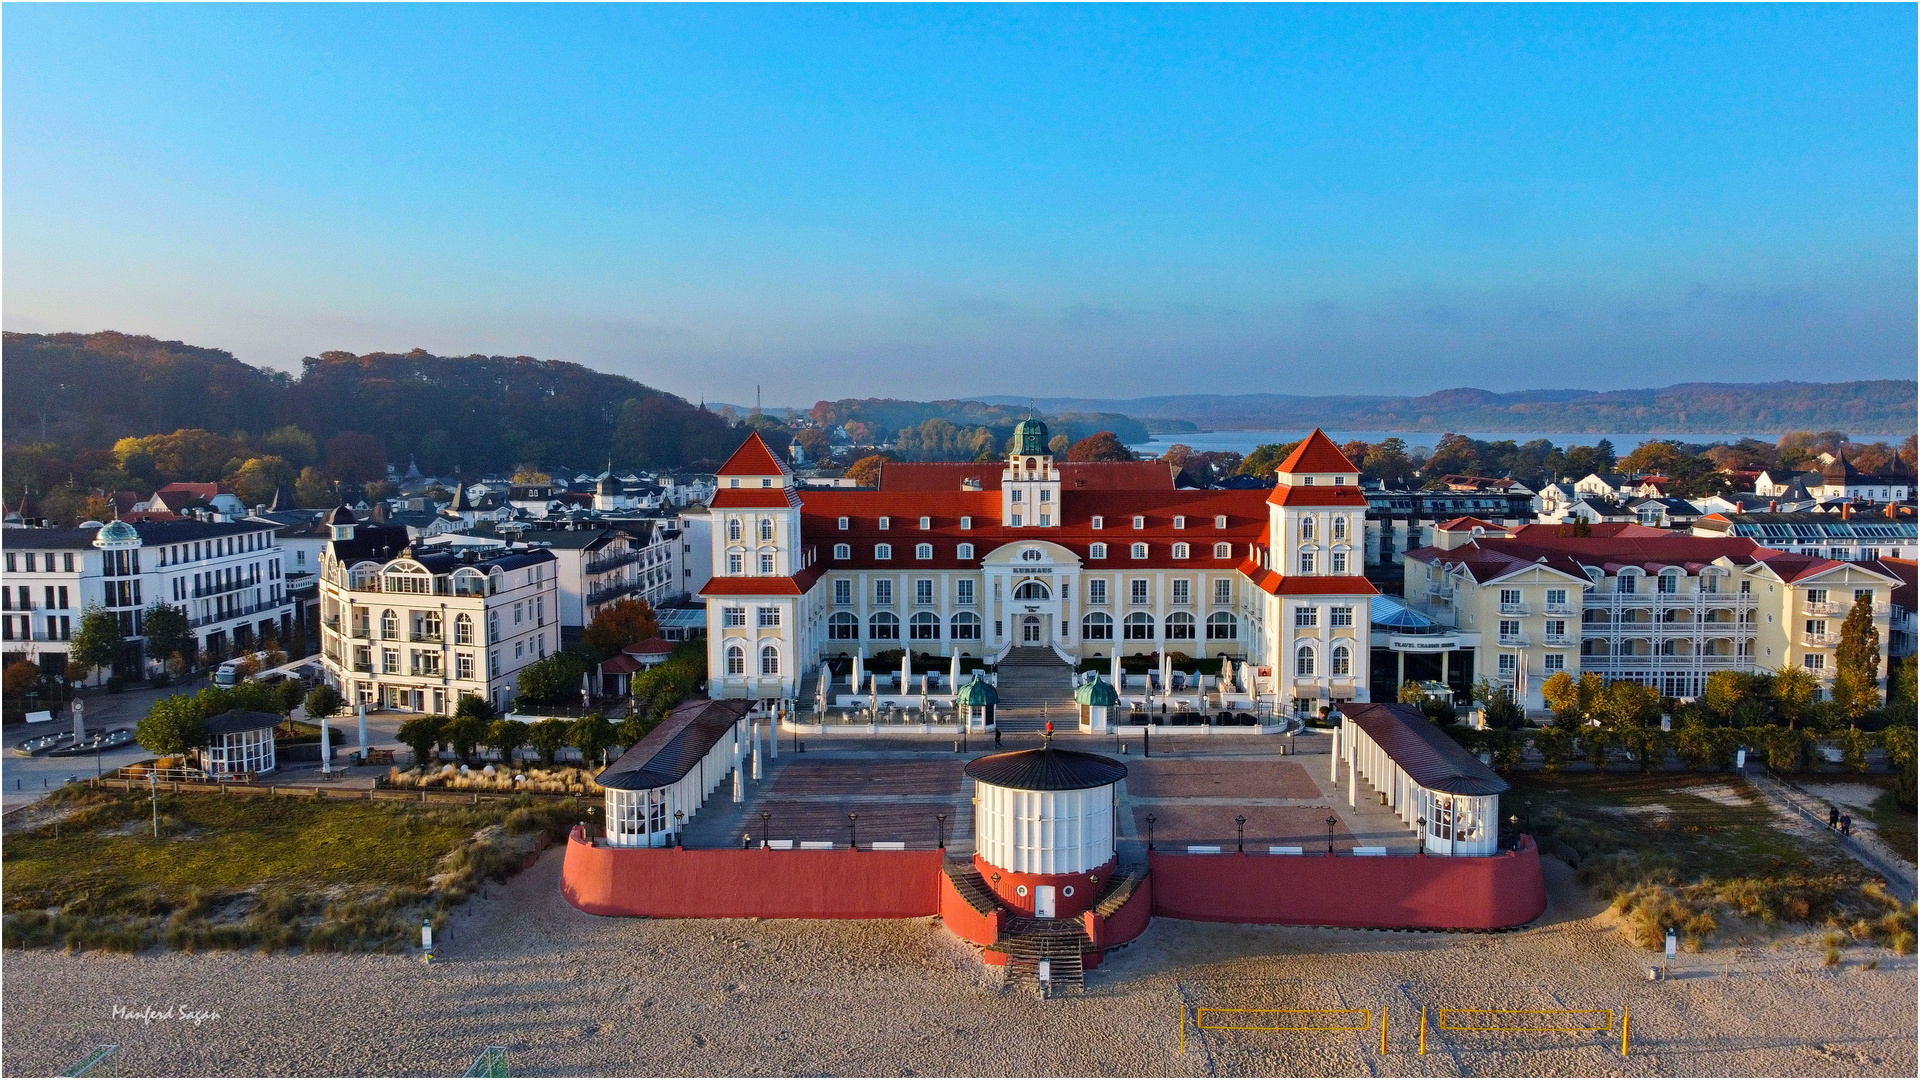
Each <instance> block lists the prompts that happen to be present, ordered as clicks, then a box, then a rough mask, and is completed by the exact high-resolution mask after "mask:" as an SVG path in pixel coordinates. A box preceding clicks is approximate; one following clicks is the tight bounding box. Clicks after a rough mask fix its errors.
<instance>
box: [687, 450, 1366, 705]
mask: <svg viewBox="0 0 1920 1080" xmlns="http://www.w3.org/2000/svg"><path fill="white" fill-rule="evenodd" d="M1047 441H1048V433H1047V429H1046V426H1045V425H1044V424H1042V423H1040V422H1039V421H1037V420H1028V421H1025V422H1023V423H1022V424H1021V425H1019V427H1018V428H1016V431H1015V436H1014V452H1013V453H1011V454H1010V455H1009V457H1008V458H1007V460H1006V461H1005V462H1003V463H1000V464H980V463H889V464H888V465H887V466H886V467H885V468H884V469H883V471H882V474H881V480H880V484H879V486H878V488H877V489H870V490H849V489H843V488H835V489H816V488H805V487H802V486H800V485H798V484H797V483H796V482H795V478H794V476H793V473H792V471H791V470H790V469H789V468H788V467H787V465H786V463H785V462H783V461H781V460H780V459H778V458H777V457H775V456H774V455H773V453H772V452H771V451H770V450H769V449H768V448H767V447H766V445H765V444H764V443H763V442H761V440H760V439H759V438H758V436H753V437H750V438H749V439H748V441H747V443H746V444H745V445H743V446H742V447H741V448H740V450H739V451H737V452H736V453H735V454H734V455H733V457H732V458H730V459H729V460H728V462H727V464H726V465H725V466H724V467H723V468H722V469H721V471H720V473H719V482H720V488H719V491H718V492H717V493H716V494H715V495H714V497H713V501H712V504H711V507H710V513H709V519H710V522H711V528H712V535H713V540H712V545H713V546H712V551H713V563H714V572H713V576H712V577H711V578H710V579H709V580H708V581H707V582H706V583H705V584H704V585H703V586H702V587H701V588H700V589H699V590H698V592H699V594H700V595H701V596H702V597H703V598H705V600H706V601H707V604H708V641H709V658H708V659H709V665H710V672H711V678H710V688H711V689H710V692H711V693H712V694H713V695H714V696H716V697H753V698H780V697H792V696H794V694H795V693H796V690H797V687H798V685H799V681H800V679H801V678H803V677H804V676H805V675H806V674H808V673H810V672H811V670H812V669H813V668H815V667H817V666H818V664H819V663H820V661H821V660H823V659H824V658H826V657H830V656H842V655H845V656H852V655H855V654H858V655H861V656H872V655H874V654H876V653H879V652H883V651H887V650H892V649H902V648H911V649H913V650H915V651H917V652H925V653H932V654H938V655H945V656H951V655H953V654H954V653H956V652H957V653H961V654H964V655H970V656H975V657H986V658H996V657H999V656H1002V655H1004V654H1005V653H1006V652H1007V651H1008V650H1009V649H1012V648H1015V647H1031V648H1044V649H1051V650H1053V651H1055V652H1057V653H1058V654H1059V655H1060V656H1062V657H1063V658H1066V659H1068V660H1078V659H1085V658H1094V657H1106V658H1111V657H1112V656H1113V655H1114V652H1115V651H1116V650H1118V651H1119V652H1120V653H1121V654H1122V655H1127V656H1147V655H1153V654H1157V653H1160V652H1162V651H1165V652H1168V653H1181V654H1185V655H1187V656H1190V657H1214V656H1224V657H1227V658H1231V659H1234V660H1244V661H1252V662H1254V663H1255V664H1256V665H1257V666H1258V667H1260V668H1261V669H1263V671H1262V677H1263V678H1264V679H1265V680H1266V682H1264V683H1263V686H1262V689H1263V692H1265V693H1269V694H1278V695H1279V696H1280V697H1281V698H1282V699H1287V698H1292V699H1295V700H1298V701H1300V702H1303V703H1304V702H1310V701H1321V702H1337V701H1349V700H1361V701H1364V700H1366V699H1367V692H1368V690H1367V673H1366V662H1365V651H1364V650H1365V647H1366V637H1365V634H1366V628H1367V626H1368V619H1369V610H1368V605H1369V603H1370V601H1371V598H1372V597H1373V596H1374V595H1375V594H1376V592H1377V590H1376V589H1375V588H1374V587H1373V585H1371V584H1370V583H1369V582H1368V581H1367V579H1366V577H1365V575H1364V556H1365V548H1364V545H1365V539H1364V536H1365V533H1364V530H1365V518H1366V509H1367V499H1366V496H1365V495H1364V494H1363V493H1362V491H1361V490H1360V486H1359V471H1358V470H1357V469H1356V468H1355V467H1354V466H1353V464H1352V463H1351V462H1349V461H1348V460H1347V459H1346V458H1345V457H1344V456H1343V455H1342V454H1341V453H1340V451H1339V449H1338V448H1337V447H1335V446H1334V445H1333V443H1332V441H1331V440H1329V439H1328V438H1327V437H1326V435H1325V434H1323V433H1320V432H1315V433H1314V435H1313V436H1311V437H1310V438H1309V439H1307V440H1306V442H1304V443H1302V445H1301V446H1300V448H1298V449H1297V450H1296V451H1295V452H1294V454H1293V455H1292V456H1291V457H1289V458H1288V460H1287V461H1286V462H1284V463H1283V464H1282V465H1281V467H1280V469H1279V470H1278V476H1277V481H1278V482H1277V483H1276V485H1275V486H1274V487H1273V488H1271V489H1270V490H1264V491H1262V490H1255V491H1221V490H1198V491H1196V490H1176V489H1175V488H1174V486H1173V477H1172V473H1171V470H1169V469H1168V468H1167V467H1166V466H1165V465H1163V464H1160V463H1158V462H1150V461H1149V462H1116V463H1062V462H1056V461H1055V460H1054V458H1053V455H1052V454H1051V453H1050V452H1049V450H1048V449H1047Z"/></svg>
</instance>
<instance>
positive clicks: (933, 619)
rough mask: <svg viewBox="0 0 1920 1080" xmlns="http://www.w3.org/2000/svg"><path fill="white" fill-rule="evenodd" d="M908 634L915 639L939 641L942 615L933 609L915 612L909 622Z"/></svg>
mask: <svg viewBox="0 0 1920 1080" xmlns="http://www.w3.org/2000/svg"><path fill="white" fill-rule="evenodd" d="M907 635H908V636H909V637H911V638H912V639H913V640H915V641H939V640H940V616H938V615H935V614H934V613H933V612H931V611H920V612H915V613H914V616H913V619H912V621H910V622H908V623H907Z"/></svg>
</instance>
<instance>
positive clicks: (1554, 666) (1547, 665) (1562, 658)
mask: <svg viewBox="0 0 1920 1080" xmlns="http://www.w3.org/2000/svg"><path fill="white" fill-rule="evenodd" d="M1540 667H1541V669H1542V670H1544V671H1545V672H1546V673H1547V674H1549V675H1554V674H1558V673H1559V672H1562V671H1565V670H1567V654H1566V653H1559V652H1550V653H1548V654H1547V655H1546V656H1544V657H1542V658H1541V660H1540Z"/></svg>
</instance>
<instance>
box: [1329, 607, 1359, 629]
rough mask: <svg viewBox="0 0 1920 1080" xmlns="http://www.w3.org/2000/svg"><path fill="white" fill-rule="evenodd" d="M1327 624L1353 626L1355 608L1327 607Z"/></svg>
mask: <svg viewBox="0 0 1920 1080" xmlns="http://www.w3.org/2000/svg"><path fill="white" fill-rule="evenodd" d="M1327 625H1328V626H1352V625H1353V609H1352V608H1350V607H1335V608H1328V609H1327Z"/></svg>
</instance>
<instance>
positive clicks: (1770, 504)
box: [1767, 499, 1780, 514]
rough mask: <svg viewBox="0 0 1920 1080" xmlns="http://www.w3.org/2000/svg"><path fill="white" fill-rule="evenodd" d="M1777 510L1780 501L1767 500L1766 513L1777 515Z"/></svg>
mask: <svg viewBox="0 0 1920 1080" xmlns="http://www.w3.org/2000/svg"><path fill="white" fill-rule="evenodd" d="M1779 510H1780V500H1779V499H1768V500H1767V513H1769V514H1773V513H1778V512H1779Z"/></svg>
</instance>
